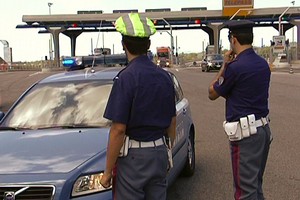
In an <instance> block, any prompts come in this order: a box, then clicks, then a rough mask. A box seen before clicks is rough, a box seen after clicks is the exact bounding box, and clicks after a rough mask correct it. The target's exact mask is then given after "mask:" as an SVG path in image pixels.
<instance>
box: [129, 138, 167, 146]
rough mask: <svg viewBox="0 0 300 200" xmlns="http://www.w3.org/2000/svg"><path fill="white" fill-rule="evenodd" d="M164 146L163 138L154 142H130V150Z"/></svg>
mask: <svg viewBox="0 0 300 200" xmlns="http://www.w3.org/2000/svg"><path fill="white" fill-rule="evenodd" d="M163 144H164V140H163V139H162V138H159V139H157V140H154V141H149V142H141V141H136V140H132V139H130V140H129V148H147V147H156V146H161V145H163Z"/></svg>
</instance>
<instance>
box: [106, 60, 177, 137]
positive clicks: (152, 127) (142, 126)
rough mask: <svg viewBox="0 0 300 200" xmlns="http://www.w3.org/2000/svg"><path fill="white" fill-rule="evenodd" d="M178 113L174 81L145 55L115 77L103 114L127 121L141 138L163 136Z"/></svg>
mask: <svg viewBox="0 0 300 200" xmlns="http://www.w3.org/2000/svg"><path fill="white" fill-rule="evenodd" d="M175 115H176V107H175V91H174V85H173V81H172V79H171V77H170V75H169V74H168V72H166V71H165V70H163V69H162V68H159V67H157V66H156V65H155V64H154V63H153V62H151V61H150V60H149V58H148V57H147V56H146V55H142V56H139V57H137V58H135V59H133V60H132V61H130V63H129V64H128V66H127V67H126V68H125V69H124V70H122V71H121V72H120V73H119V74H118V75H117V76H116V77H115V79H114V84H113V87H112V91H111V94H110V97H109V100H108V103H107V107H106V110H105V113H104V117H105V118H107V119H110V120H112V121H113V122H118V123H122V124H126V125H127V130H126V135H129V136H130V138H132V139H134V140H138V141H151V140H156V139H158V138H161V137H162V136H163V135H164V134H165V132H166V128H168V127H169V125H170V123H171V119H172V117H173V116H175Z"/></svg>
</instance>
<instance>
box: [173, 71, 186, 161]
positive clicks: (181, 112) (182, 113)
mask: <svg viewBox="0 0 300 200" xmlns="http://www.w3.org/2000/svg"><path fill="white" fill-rule="evenodd" d="M171 77H172V80H173V83H174V88H175V101H176V112H177V117H176V138H175V144H174V147H173V157H175V162H176V157H177V156H178V155H179V154H182V155H184V156H185V155H186V154H185V153H186V152H181V150H182V147H183V146H184V145H185V143H186V137H188V136H187V135H188V133H187V131H186V130H185V127H186V126H185V125H186V120H187V119H186V118H187V116H186V113H187V106H188V102H187V100H186V99H185V98H184V96H183V92H182V89H181V87H180V84H179V82H178V80H177V78H176V77H175V75H173V74H171ZM177 154H178V155H177ZM179 162H180V161H179Z"/></svg>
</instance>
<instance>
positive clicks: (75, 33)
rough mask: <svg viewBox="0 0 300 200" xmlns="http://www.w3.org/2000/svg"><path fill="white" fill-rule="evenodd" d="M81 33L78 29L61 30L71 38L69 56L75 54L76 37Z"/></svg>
mask: <svg viewBox="0 0 300 200" xmlns="http://www.w3.org/2000/svg"><path fill="white" fill-rule="evenodd" d="M81 33H82V31H79V30H72V31H69V30H66V31H64V32H63V34H65V35H66V36H68V37H69V38H70V40H71V56H75V54H76V53H75V52H76V39H77V37H78V36H79V35H80V34H81Z"/></svg>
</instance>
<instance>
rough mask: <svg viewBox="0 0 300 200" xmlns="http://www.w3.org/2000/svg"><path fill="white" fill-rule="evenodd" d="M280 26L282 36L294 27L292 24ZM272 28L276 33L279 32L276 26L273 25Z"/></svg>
mask: <svg viewBox="0 0 300 200" xmlns="http://www.w3.org/2000/svg"><path fill="white" fill-rule="evenodd" d="M281 26H282V35H285V32H286V31H287V30H289V29H290V28H292V27H293V26H294V25H292V24H282V25H281ZM273 27H274V28H275V29H276V30H277V31H279V30H278V26H277V25H273ZM278 34H279V33H278Z"/></svg>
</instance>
